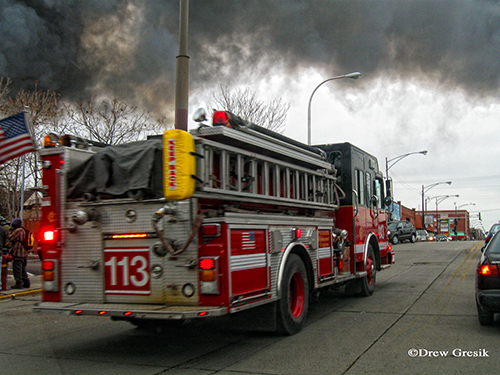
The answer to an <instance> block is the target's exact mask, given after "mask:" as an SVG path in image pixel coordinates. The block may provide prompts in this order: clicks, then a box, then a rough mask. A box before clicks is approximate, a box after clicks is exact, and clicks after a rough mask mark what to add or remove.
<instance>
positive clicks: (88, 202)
mask: <svg viewBox="0 0 500 375" xmlns="http://www.w3.org/2000/svg"><path fill="white" fill-rule="evenodd" d="M174 132H180V131H177V130H174ZM184 133H185V132H184ZM185 134H187V135H188V137H187V143H190V142H191V143H193V140H192V138H190V137H189V134H188V133H185ZM170 138H171V139H170V140H169V141H168V142H170V143H167V152H166V153H165V157H166V158H167V159H166V163H167V164H166V165H167V169H166V170H165V173H163V170H162V169H163V164H164V163H163V158H164V153H163V148H164V147H163V142H162V141H161V140H155V139H153V140H149V141H144V142H134V143H130V144H125V145H121V146H114V147H105V148H102V149H100V150H98V149H97V148H95V147H93V146H92V145H90V144H85V142H80V143H79V144H76V147H75V145H72V146H73V147H67V146H64V145H62V144H60V143H61V142H57V141H56V142H47V143H46V147H45V148H44V149H43V150H42V151H41V159H42V166H43V178H42V181H43V185H44V197H43V203H42V217H43V224H42V227H41V231H40V245H41V248H42V254H43V261H42V277H43V302H42V303H41V304H39V305H38V306H37V307H36V309H38V310H45V311H47V310H48V311H50V310H53V311H58V312H65V313H69V314H75V315H80V314H85V315H103V316H111V317H113V318H115V319H116V318H121V319H128V320H130V321H131V322H138V321H139V320H140V319H188V318H193V317H201V316H217V315H221V314H225V313H226V312H227V308H226V307H224V306H221V305H220V304H219V305H215V306H213V305H210V304H208V305H206V306H203V307H200V306H201V305H203V304H204V301H203V299H204V295H206V296H211V295H216V294H218V293H219V290H218V289H219V287H220V281H219V280H218V277H219V275H218V272H219V270H218V269H217V268H218V267H219V266H220V265H219V264H218V260H217V257H202V258H200V254H199V253H198V243H197V242H196V241H194V240H195V238H196V239H197V237H198V231H199V230H200V227H201V216H200V215H199V213H198V212H197V209H198V208H197V207H195V205H194V204H193V201H192V200H190V199H183V196H182V195H183V194H191V195H192V191H191V192H190V190H192V189H193V186H194V184H193V183H192V182H191V181H189V180H190V179H192V177H191V175H192V174H193V173H194V171H193V168H194V167H193V165H186V164H190V163H191V164H192V163H193V159H192V158H194V156H192V155H191V153H193V152H194V148H193V145H187V146H186V145H181V146H180V147H181V148H182V147H184V150H181V151H178V153H177V160H174V159H173V158H172V155H174V154H175V150H173V149H172V147H174V146H176V145H175V144H174V145H172V144H173V143H176V142H177V147H178V150H180V148H179V143H182V142H186V137H182V136H181V137H180V138H179V137H177V138H176V137H170ZM68 146H69V144H68ZM168 147H171V148H170V169H169V164H168V163H169V159H168V158H169V153H168V150H169V149H168ZM96 151H98V152H96ZM182 153H184V155H179V154H182ZM183 158H184V160H183ZM188 159H189V160H188ZM186 160H188V161H186ZM175 163H177V168H173V167H175ZM176 172H177V173H179V174H182V173H184V180H183V177H182V176H175V175H174V173H176ZM162 176H165V178H166V179H165V181H164V180H163V177H162ZM186 181H187V182H186ZM193 181H194V180H193ZM164 184H165V185H166V188H165V191H166V192H167V194H170V192H173V194H174V195H175V194H177V195H178V196H172V197H173V198H172V197H170V198H171V199H166V198H164V189H163V187H164ZM173 184H178V185H179V186H178V187H179V188H175V189H172V186H173ZM182 184H184V185H185V186H181V185H182ZM188 185H189V186H188ZM179 194H180V195H179ZM173 199H175V200H173ZM174 202H175V203H174ZM203 230H204V231H205V232H206V233H208V235H214V233H212V232H213V230H214V228H212V227H210V226H208V227H206V228H204V229H203ZM199 278H200V280H199Z"/></svg>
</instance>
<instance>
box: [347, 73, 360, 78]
mask: <svg viewBox="0 0 500 375" xmlns="http://www.w3.org/2000/svg"><path fill="white" fill-rule="evenodd" d="M360 76H361V73H360V72H353V73H349V74H346V75H345V78H352V79H358V78H359V77H360Z"/></svg>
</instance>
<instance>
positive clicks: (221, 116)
mask: <svg viewBox="0 0 500 375" xmlns="http://www.w3.org/2000/svg"><path fill="white" fill-rule="evenodd" d="M212 125H214V126H217V125H222V126H228V127H231V125H229V115H228V114H227V113H226V112H224V111H215V112H214V115H213V116H212Z"/></svg>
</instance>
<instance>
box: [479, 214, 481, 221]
mask: <svg viewBox="0 0 500 375" xmlns="http://www.w3.org/2000/svg"><path fill="white" fill-rule="evenodd" d="M479 220H481V212H480V213H479Z"/></svg>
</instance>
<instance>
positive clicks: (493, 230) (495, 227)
mask: <svg viewBox="0 0 500 375" xmlns="http://www.w3.org/2000/svg"><path fill="white" fill-rule="evenodd" d="M499 229H500V223H497V224H493V225H492V226H491V228H490V230H489V231H488V234H487V235H486V238H485V239H484V243H485V244H488V242H490V240H491V238H492V237H493V235H494V234H495V233H496V232H498V230H499Z"/></svg>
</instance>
